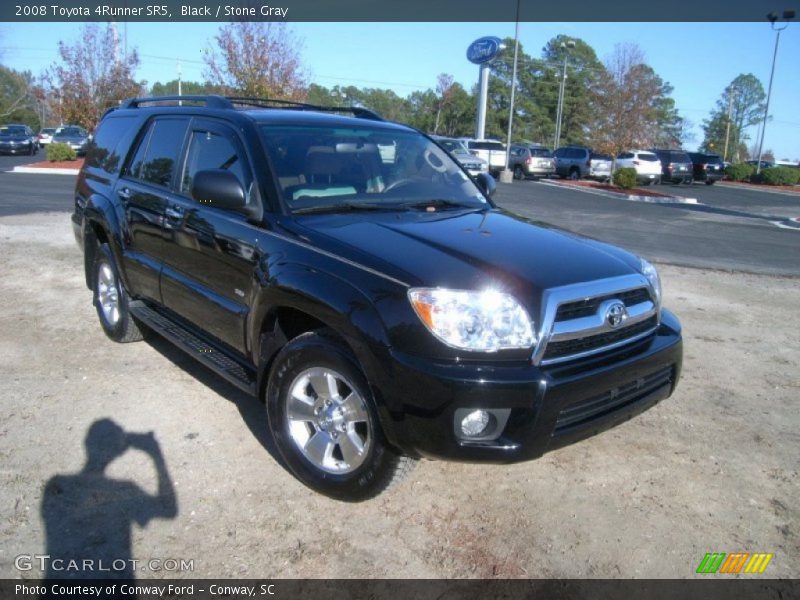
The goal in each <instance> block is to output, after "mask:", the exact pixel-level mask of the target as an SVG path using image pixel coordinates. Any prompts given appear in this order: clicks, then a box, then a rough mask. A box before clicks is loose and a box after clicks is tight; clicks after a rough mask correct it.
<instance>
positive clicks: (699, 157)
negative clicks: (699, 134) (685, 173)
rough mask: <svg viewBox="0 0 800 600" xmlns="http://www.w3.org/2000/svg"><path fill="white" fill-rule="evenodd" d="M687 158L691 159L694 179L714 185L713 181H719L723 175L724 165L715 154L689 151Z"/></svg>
mask: <svg viewBox="0 0 800 600" xmlns="http://www.w3.org/2000/svg"><path fill="white" fill-rule="evenodd" d="M689 158H690V159H691V160H692V175H693V177H694V180H695V181H705V182H706V185H714V182H715V181H719V180H720V179H722V176H723V175H725V165H724V164H723V163H722V159H721V158H720V157H719V156H718V155H716V154H703V153H701V152H689Z"/></svg>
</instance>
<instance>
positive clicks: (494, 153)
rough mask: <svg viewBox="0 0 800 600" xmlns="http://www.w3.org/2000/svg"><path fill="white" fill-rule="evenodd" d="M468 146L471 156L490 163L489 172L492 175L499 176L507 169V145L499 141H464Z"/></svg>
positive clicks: (468, 139) (467, 139)
mask: <svg viewBox="0 0 800 600" xmlns="http://www.w3.org/2000/svg"><path fill="white" fill-rule="evenodd" d="M462 141H463V142H464V143H465V144H466V145H467V149H468V150H469V151H470V153H471V154H474V155H475V156H478V157H480V158H482V159H483V160H485V161H486V162H487V163H489V171H491V173H492V175H495V176H496V175H497V174H499V173H500V171H502V170H503V169H505V168H506V164H507V163H508V153H507V152H506V145H505V144H504V143H503V142H501V141H499V140H473V139H470V138H466V139H462Z"/></svg>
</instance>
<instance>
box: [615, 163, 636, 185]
mask: <svg viewBox="0 0 800 600" xmlns="http://www.w3.org/2000/svg"><path fill="white" fill-rule="evenodd" d="M614 184H615V185H618V186H619V187H621V188H623V189H626V190H629V189H631V188H632V187H633V186H635V185H636V169H632V168H630V167H622V168H621V169H617V170H616V171H614Z"/></svg>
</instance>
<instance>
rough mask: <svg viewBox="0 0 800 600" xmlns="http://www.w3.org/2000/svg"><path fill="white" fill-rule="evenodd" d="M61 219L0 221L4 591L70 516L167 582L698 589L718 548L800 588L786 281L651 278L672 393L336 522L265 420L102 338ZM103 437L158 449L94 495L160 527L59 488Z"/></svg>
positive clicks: (190, 375)
mask: <svg viewBox="0 0 800 600" xmlns="http://www.w3.org/2000/svg"><path fill="white" fill-rule="evenodd" d="M4 177H5V176H2V177H0V180H2V179H4ZM48 179H51V178H48ZM532 185H535V184H532ZM587 197H589V196H588V195H587ZM530 201H531V200H529V202H530ZM564 202H566V203H567V204H569V201H568V200H564ZM609 202H611V201H609ZM622 204H624V205H627V204H628V203H622ZM566 210H569V209H566ZM65 217H66V215H65V213H63V212H59V213H55V214H44V213H37V214H26V215H15V216H7V217H0V252H2V255H3V276H2V277H0V357H2V358H0V398H2V399H3V401H2V402H0V423H1V424H2V425H0V439H2V444H0V456H2V462H3V469H2V471H0V480H1V484H0V516H2V521H1V522H2V527H0V576H1V577H6V578H19V577H22V576H24V577H27V578H40V577H41V573H40V572H39V571H38V570H36V569H34V571H27V572H25V573H21V572H20V571H18V570H17V569H15V567H14V557H15V556H19V555H22V554H27V555H33V554H48V553H51V552H54V551H55V549H54V548H53V546H49V545H48V543H47V536H46V530H45V526H46V525H47V526H59V523H61V524H63V523H65V522H66V523H70V522H78V521H79V522H81V523H83V527H82V529H81V530H80V531H79V532H78V533H79V534H81V535H83V536H85V537H86V538H90V539H92V540H94V541H95V542H97V544H98V547H103V548H104V547H105V546H102V545H100V544H101V543H102V542H104V541H105V540H107V536H108V535H111V534H113V535H124V536H125V539H126V540H128V539H129V540H130V548H126V550H129V554H128V555H129V556H130V557H132V558H135V559H138V560H140V561H143V560H146V559H148V558H165V557H170V558H176V559H185V560H192V561H193V566H194V571H193V572H192V573H166V574H165V576H167V577H188V576H193V577H255V576H261V577H263V576H265V574H266V575H268V576H270V577H275V578H292V577H301V578H320V577H321V578H325V577H341V576H342V574H346V575H347V576H348V577H354V578H362V577H383V578H408V577H412V578H438V577H446V578H460V577H477V578H511V577H522V578H537V577H556V578H558V577H582V578H596V577H622V578H629V577H638V578H685V577H686V578H689V577H705V578H707V577H709V576H708V575H696V573H695V571H696V569H697V566H698V564H699V563H700V561H701V560H702V558H703V556H704V555H705V554H706V553H707V552H716V551H724V552H769V553H773V554H774V558H773V559H772V561H771V562H770V564H769V566H768V569H767V571H766V572H765V574H764V577H769V578H796V577H798V576H800V558H798V557H800V545H798V540H800V506H798V503H797V498H798V497H800V489H798V482H800V477H798V471H800V461H799V457H798V452H797V448H798V447H799V446H800V436H798V431H800V412H799V411H798V410H797V398H798V390H800V375H798V372H797V365H798V364H800V338H799V337H798V336H797V333H796V332H797V329H798V325H800V321H799V319H800V316H798V311H797V306H798V305H799V304H800V287H799V286H797V282H796V279H792V278H782V277H770V276H761V275H748V274H740V273H722V272H718V271H717V272H715V271H701V270H695V269H687V268H680V267H671V266H665V267H662V268H661V275H662V279H663V281H664V290H665V303H666V305H667V306H669V307H671V308H672V309H674V310H675V311H676V312H677V314H678V316H679V317H680V319H681V321H682V323H683V326H684V330H683V331H684V344H685V346H684V348H685V359H684V368H683V375H682V379H681V382H680V384H679V387H678V389H677V391H676V393H675V395H674V396H673V397H671V398H669V399H668V400H665V401H663V402H661V403H660V404H658V405H657V406H655V407H654V408H652V409H651V410H649V411H647V412H645V413H644V414H642V415H640V416H639V417H637V418H635V419H633V420H632V421H630V422H628V423H625V424H623V425H621V426H619V427H617V428H615V429H612V430H610V431H607V432H605V433H603V434H601V435H599V436H596V437H594V438H591V439H588V440H586V441H584V442H581V443H579V444H576V445H574V446H569V447H566V448H563V449H560V450H558V451H556V452H552V453H550V454H548V455H546V456H544V457H543V458H541V459H539V460H536V461H533V462H527V463H521V464H517V465H505V466H500V465H474V464H459V463H446V462H430V461H422V462H421V463H420V464H419V465H418V466H417V468H416V469H415V471H413V472H412V473H411V474H410V476H409V477H408V478H407V479H406V480H405V481H404V482H402V483H401V484H400V485H399V486H398V487H397V488H395V489H394V490H392V491H390V492H389V493H387V494H384V495H382V496H380V497H378V498H377V499H375V500H373V501H370V502H367V503H362V504H355V505H353V504H347V503H339V502H335V501H333V500H330V499H328V498H325V497H323V496H320V495H318V494H315V493H313V492H311V491H309V490H308V489H307V488H305V487H304V486H303V485H301V484H300V483H299V482H298V481H297V480H296V479H295V478H294V477H292V476H291V475H290V474H289V473H287V472H286V471H285V470H284V469H283V467H281V465H280V463H279V462H278V461H277V460H276V459H275V458H274V454H273V453H274V445H273V443H272V440H271V438H270V437H269V435H268V434H267V430H266V415H265V411H264V408H263V405H262V404H260V403H259V402H257V401H255V400H253V399H251V398H249V397H247V396H246V395H245V394H243V393H242V392H240V391H238V390H237V389H235V388H233V387H232V386H230V385H229V384H227V383H225V382H224V381H222V380H221V379H219V378H217V377H216V376H215V375H213V374H211V373H210V372H208V371H205V370H204V369H202V368H201V367H199V366H198V363H196V362H194V361H193V360H192V359H191V358H189V357H188V355H185V354H183V353H182V352H181V351H179V350H176V349H175V348H173V347H171V346H170V345H169V344H167V343H165V342H163V341H161V340H159V339H158V338H156V337H153V338H150V339H149V341H147V342H139V343H135V344H114V343H113V342H111V341H109V340H108V339H107V338H106V337H105V336H104V334H103V333H102V331H101V328H100V326H99V324H98V322H97V315H96V314H95V310H94V308H93V306H92V303H91V293H90V292H89V290H87V289H86V287H85V285H84V281H83V272H82V266H83V260H82V256H81V254H80V252H79V250H78V248H77V246H76V244H75V241H74V239H73V238H72V233H71V231H70V228H69V223H68V221H67V219H66V218H65ZM612 221H615V219H613V218H612ZM617 226H618V227H622V226H624V225H621V224H619V223H617ZM531 260H535V257H531ZM114 424H116V426H117V427H116V431H119V432H122V431H125V432H128V433H129V434H130V433H134V434H136V433H144V432H149V431H152V432H154V442H153V443H152V444H151V446H153V447H157V448H158V449H160V453H159V454H158V457H159V460H156V454H155V453H154V452H151V453H149V454H148V453H145V452H142V451H141V449H140V450H136V449H134V448H133V447H131V448H129V449H128V450H127V451H125V450H124V448H123V449H120V450H119V454H120V456H117V455H116V454H112V455H111V458H113V457H114V456H116V459H115V460H113V462H112V463H111V464H110V465H109V466H108V468H107V469H106V471H105V473H104V474H103V477H94V478H93V479H92V484H93V485H94V487H93V488H92V490H97V491H99V492H102V491H104V490H105V491H106V493H107V494H110V493H112V492H113V491H114V490H119V489H127V490H128V491H129V492H130V493H131V494H132V493H133V492H134V491H135V492H136V497H137V498H140V497H141V498H144V499H147V498H151V499H153V501H161V502H162V504H159V505H158V506H159V507H160V512H159V511H155V510H151V511H150V512H146V513H145V512H144V509H143V508H141V507H140V505H139V504H136V505H134V504H128V503H124V502H121V501H120V502H108V501H104V500H103V496H102V495H101V496H100V497H99V498H95V497H92V496H91V494H90V493H86V494H83V495H80V494H78V492H82V491H84V490H81V489H78V490H77V491H76V490H74V489H67V490H64V486H62V485H61V483H63V482H70V481H73V482H74V481H77V480H79V478H80V472H81V470H82V469H84V467H85V464H86V459H87V453H88V454H90V455H93V454H95V453H96V452H97V451H98V450H100V451H102V450H103V447H104V446H103V445H102V444H100V445H98V444H97V443H96V442H97V440H96V439H95V438H96V434H97V433H98V432H101V431H108V430H109V429H111V430H115V426H114ZM139 438H141V436H139ZM112 439H113V438H112ZM93 441H94V442H95V443H93ZM101 441H102V440H101ZM104 455H106V456H107V455H108V453H107V452H106V453H105V454H104ZM161 456H163V459H160V457H161ZM159 473H166V475H167V477H168V478H169V482H170V485H162V486H160V485H158V479H157V475H158V474H159ZM48 482H50V485H47V483H48ZM128 482H130V483H128ZM100 484H103V485H104V486H105V487H101V485H100ZM92 490H89V491H90V492H91V491H92ZM76 494H77V495H78V496H79V497H81V498H84V499H85V501H86V502H87V504H85V505H84V504H71V501H72V500H74V499H75V497H76ZM151 503H152V502H151ZM120 505H123V506H124V507H125V509H126V510H127V511H128V513H129V514H122V513H120V512H113V509H115V508H117V509H118V508H119V506H120ZM165 507H167V508H165ZM76 508H77V509H79V510H80V512H79V513H75V510H76ZM86 515H91V518H88V517H86ZM132 515H137V517H136V518H137V519H138V520H139V522H140V523H143V522H147V525H146V526H134V525H133V523H131V522H130V519H131V516H132ZM142 515H145V516H142ZM154 515H160V516H158V517H155V518H152V519H151V518H150V517H151V516H154ZM148 520H149V521H148ZM103 526H106V527H108V528H109V530H108V531H105V530H98V529H99V528H102V527H103ZM51 531H52V530H51ZM128 536H129V537H128ZM51 541H52V540H51ZM102 556H105V555H102ZM117 556H118V555H115V556H114V557H115V558H116V557H117ZM109 562H110V561H109ZM140 564H141V563H140ZM144 564H146V563H144ZM137 575H139V576H142V577H148V576H151V577H152V575H151V574H149V573H139V574H137ZM159 576H160V575H159Z"/></svg>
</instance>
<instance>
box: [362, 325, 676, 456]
mask: <svg viewBox="0 0 800 600" xmlns="http://www.w3.org/2000/svg"><path fill="white" fill-rule="evenodd" d="M393 358H394V361H393V372H392V373H389V374H387V378H386V379H384V381H383V382H381V383H380V384H379V385H378V386H377V387H378V388H379V389H380V392H378V393H379V394H380V395H381V400H382V402H381V403H380V404H381V405H382V406H381V421H382V423H383V425H384V429H385V430H386V433H387V437H388V438H389V440H390V441H391V442H392V443H394V444H395V445H397V446H398V447H399V448H400V449H401V450H402V451H404V452H406V453H408V454H411V455H412V456H424V457H428V458H438V459H447V460H461V461H471V462H495V463H510V462H518V461H524V460H530V459H533V458H537V457H539V456H541V455H542V454H544V453H545V452H548V451H550V450H553V449H555V448H558V447H561V446H564V445H567V444H571V443H573V442H576V441H578V440H580V439H583V438H586V437H589V436H591V435H594V434H596V433H599V432H600V431H603V430H605V429H608V428H610V427H613V426H614V425H617V424H619V423H621V422H623V421H626V420H628V419H630V418H631V417H633V416H635V415H637V414H639V413H641V412H643V411H644V410H647V409H648V408H650V407H651V406H653V405H655V404H656V403H657V402H659V401H660V400H663V399H664V398H667V397H668V396H669V395H670V394H671V393H672V391H673V390H674V389H675V385H676V383H677V381H678V378H679V377H680V370H681V362H682V340H681V332H680V323H679V322H678V320H677V318H676V317H675V316H674V315H672V313H670V312H669V311H666V310H664V311H663V314H662V322H661V326H660V328H659V329H658V331H657V332H656V334H655V335H654V336H653V337H650V338H648V339H646V340H644V341H642V342H637V343H634V344H631V345H629V346H626V347H624V348H622V349H619V350H618V351H615V352H610V353H607V354H605V355H601V356H599V357H594V358H593V359H590V360H583V361H578V362H575V363H569V364H566V365H558V366H551V367H536V366H534V365H532V364H527V365H522V366H486V365H470V364H464V363H462V364H447V365H444V364H435V363H432V362H431V361H428V360H424V359H419V358H416V357H410V356H407V355H399V354H397V353H393ZM477 408H484V409H487V408H488V409H510V411H511V412H510V415H509V417H508V421H507V423H506V425H505V427H504V428H503V431H502V433H501V435H500V436H499V437H498V438H497V439H495V440H492V441H478V442H473V441H466V440H463V439H461V438H460V437H459V436H458V435H457V434H456V419H455V414H456V411H457V410H459V409H477ZM462 413H463V411H462Z"/></svg>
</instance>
